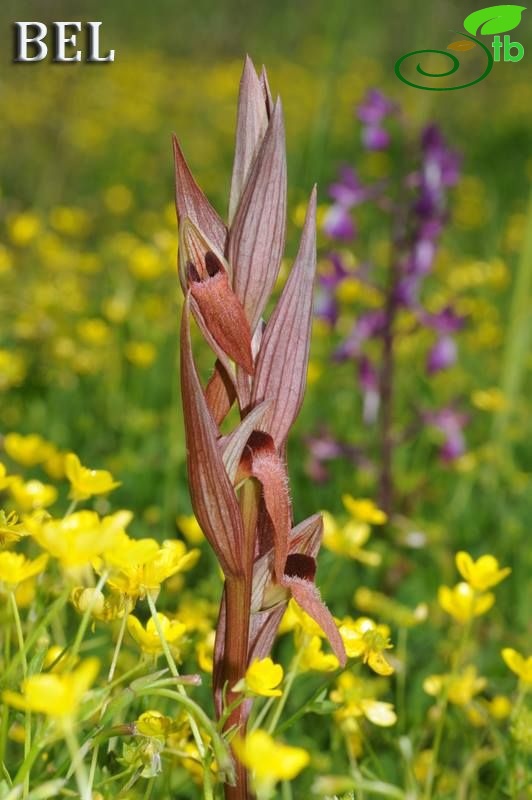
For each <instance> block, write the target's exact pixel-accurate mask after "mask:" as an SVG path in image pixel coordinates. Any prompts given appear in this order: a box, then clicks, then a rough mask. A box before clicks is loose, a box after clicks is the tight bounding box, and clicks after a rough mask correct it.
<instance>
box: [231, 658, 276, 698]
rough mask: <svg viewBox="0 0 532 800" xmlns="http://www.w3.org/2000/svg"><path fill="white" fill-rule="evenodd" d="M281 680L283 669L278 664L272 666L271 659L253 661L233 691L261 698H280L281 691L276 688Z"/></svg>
mask: <svg viewBox="0 0 532 800" xmlns="http://www.w3.org/2000/svg"><path fill="white" fill-rule="evenodd" d="M282 680H283V668H282V666H281V665H280V664H274V662H273V661H272V660H271V658H262V659H255V660H254V661H252V662H251V664H250V665H249V667H248V668H247V670H246V675H245V677H244V679H243V681H239V682H238V683H237V684H236V686H235V687H234V689H235V691H240V690H245V691H246V692H249V693H250V694H256V695H261V696H262V697H280V696H281V695H282V691H281V689H279V688H277V687H278V686H279V684H280V683H281V681H282ZM239 684H241V686H239Z"/></svg>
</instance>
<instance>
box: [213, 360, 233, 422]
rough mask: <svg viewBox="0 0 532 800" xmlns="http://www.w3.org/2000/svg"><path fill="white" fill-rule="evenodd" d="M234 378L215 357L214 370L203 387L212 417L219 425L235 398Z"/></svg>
mask: <svg viewBox="0 0 532 800" xmlns="http://www.w3.org/2000/svg"><path fill="white" fill-rule="evenodd" d="M233 381H234V378H233V377H232V376H231V373H230V372H229V373H228V372H227V370H226V368H225V367H224V365H223V364H222V362H221V361H220V359H216V363H215V364H214V370H213V373H212V375H211V377H210V378H209V380H208V383H207V386H206V388H205V399H206V401H207V405H208V407H209V411H210V412H211V414H212V416H213V419H214V421H215V423H216V424H217V425H220V424H221V423H222V422H223V421H224V419H225V418H226V416H227V414H228V413H229V411H230V410H231V406H232V405H233V403H234V402H235V399H236V390H235V386H234V382H233Z"/></svg>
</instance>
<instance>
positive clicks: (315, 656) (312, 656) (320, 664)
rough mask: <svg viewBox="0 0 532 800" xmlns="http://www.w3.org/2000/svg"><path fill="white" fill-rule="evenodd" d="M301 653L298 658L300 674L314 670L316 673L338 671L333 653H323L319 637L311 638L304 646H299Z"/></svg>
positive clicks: (336, 660) (337, 664)
mask: <svg viewBox="0 0 532 800" xmlns="http://www.w3.org/2000/svg"><path fill="white" fill-rule="evenodd" d="M300 646H301V647H302V652H301V656H300V658H299V668H300V670H301V671H302V672H306V671H307V670H315V671H316V672H334V670H335V669H338V667H339V662H338V659H337V658H336V656H335V655H334V653H324V652H323V650H322V646H321V639H320V637H319V636H311V637H310V639H307V642H306V644H301V645H300Z"/></svg>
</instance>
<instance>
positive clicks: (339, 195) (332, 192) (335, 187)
mask: <svg viewBox="0 0 532 800" xmlns="http://www.w3.org/2000/svg"><path fill="white" fill-rule="evenodd" d="M329 196H330V197H332V199H333V200H335V201H336V202H337V203H338V204H339V205H341V206H344V207H345V208H353V206H358V205H360V203H363V202H364V201H365V200H366V199H367V196H368V191H367V189H366V188H365V187H364V186H363V185H362V184H361V183H360V181H359V179H358V175H357V174H356V172H355V170H354V169H352V167H348V166H344V167H342V168H341V170H340V175H339V179H338V181H336V183H332V184H331V186H330V187H329Z"/></svg>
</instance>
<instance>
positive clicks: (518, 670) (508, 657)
mask: <svg viewBox="0 0 532 800" xmlns="http://www.w3.org/2000/svg"><path fill="white" fill-rule="evenodd" d="M501 655H502V657H503V659H504V663H505V664H506V666H507V667H508V668H509V669H511V670H512V672H513V673H515V675H517V676H518V678H519V679H520V680H521V681H522V682H523V683H524V684H527V685H532V656H528V657H525V656H523V655H521V653H519V652H518V651H517V650H514V649H513V648H512V647H505V648H504V649H503V650H502V651H501Z"/></svg>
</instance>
